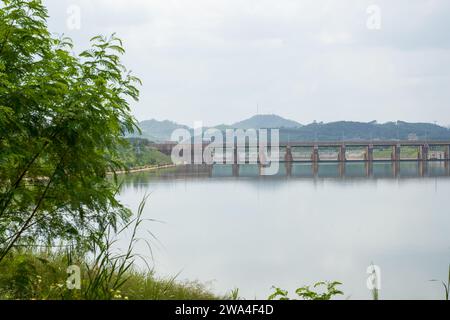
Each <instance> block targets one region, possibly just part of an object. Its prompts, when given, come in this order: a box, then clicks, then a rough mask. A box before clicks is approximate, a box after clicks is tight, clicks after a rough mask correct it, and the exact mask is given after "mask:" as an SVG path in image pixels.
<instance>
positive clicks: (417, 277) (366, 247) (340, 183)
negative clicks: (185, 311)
mask: <svg viewBox="0 0 450 320" xmlns="http://www.w3.org/2000/svg"><path fill="white" fill-rule="evenodd" d="M425 164H426V166H424V165H423V163H422V164H421V163H420V162H400V163H397V164H395V163H391V162H374V163H373V166H367V164H366V163H364V162H355V163H346V164H345V166H342V165H341V164H339V163H331V162H330V163H320V164H319V165H317V166H316V167H314V165H313V164H310V163H294V164H293V165H292V166H291V167H289V166H287V167H286V166H284V165H281V166H280V171H279V173H278V175H276V176H270V177H263V176H260V175H259V172H260V171H259V167H258V166H252V165H244V166H240V167H239V170H238V171H237V170H236V169H237V168H236V167H235V168H233V166H186V167H176V168H172V169H167V170H163V171H160V172H146V173H137V174H131V175H127V176H124V177H123V179H124V184H123V188H122V191H121V195H120V198H121V200H122V201H123V202H124V203H125V204H126V205H128V206H129V207H130V208H132V209H133V210H136V209H137V207H138V205H139V203H140V201H141V200H142V198H143V197H144V195H146V194H151V196H150V198H149V201H148V204H147V207H146V208H145V210H146V211H145V217H146V218H152V219H156V220H159V221H163V222H164V223H156V224H151V225H150V227H149V228H150V229H151V231H152V233H153V234H155V235H156V236H157V237H158V239H159V241H160V243H161V244H158V243H154V245H155V247H154V248H153V249H154V251H153V254H154V257H155V268H156V270H157V271H158V273H159V274H161V275H164V276H173V275H175V274H177V273H178V272H181V274H180V276H179V279H181V280H183V279H189V280H200V281H202V282H206V281H213V285H214V288H215V289H216V291H217V292H219V293H223V292H225V291H226V290H229V289H232V288H234V287H239V288H240V293H241V294H242V295H243V296H244V297H246V298H249V299H252V298H255V297H257V298H267V296H268V295H269V293H270V291H271V290H270V287H271V286H272V285H277V286H281V287H284V288H287V289H290V290H291V291H292V289H294V287H295V286H300V285H303V284H310V283H313V282H315V281H318V280H340V281H342V282H343V283H344V287H343V289H344V292H345V293H346V296H345V297H349V296H350V297H351V298H353V299H356V298H361V299H370V291H369V290H368V289H367V288H366V279H367V276H368V275H367V274H366V268H367V266H368V265H369V264H370V263H371V262H372V261H373V262H374V263H375V264H377V265H379V266H380V267H381V272H382V274H381V278H382V289H381V291H380V294H381V298H383V299H390V298H397V299H413V298H422V299H427V298H429V299H441V298H443V292H442V288H441V287H440V286H439V285H438V284H436V283H431V282H429V279H433V278H442V279H445V277H446V276H447V272H448V263H449V262H450V261H449V260H450V232H449V229H450V214H449V210H448V207H449V206H448V195H449V194H450V178H449V169H448V163H445V162H429V163H425ZM139 236H140V237H143V238H145V237H147V238H149V235H148V233H147V232H146V231H144V232H142V234H140V235H139ZM137 250H138V252H140V253H145V252H147V248H146V246H145V245H142V246H138V247H137Z"/></svg>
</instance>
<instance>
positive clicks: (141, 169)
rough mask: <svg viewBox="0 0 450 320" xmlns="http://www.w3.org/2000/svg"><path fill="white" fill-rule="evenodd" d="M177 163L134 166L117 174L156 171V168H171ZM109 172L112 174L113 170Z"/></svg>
mask: <svg viewBox="0 0 450 320" xmlns="http://www.w3.org/2000/svg"><path fill="white" fill-rule="evenodd" d="M175 167H176V165H175V164H162V165H150V166H142V167H134V168H130V169H128V170H121V171H116V172H115V173H116V174H127V173H137V172H148V171H156V170H162V169H170V168H175ZM108 174H110V175H112V174H113V173H112V172H109V173H108Z"/></svg>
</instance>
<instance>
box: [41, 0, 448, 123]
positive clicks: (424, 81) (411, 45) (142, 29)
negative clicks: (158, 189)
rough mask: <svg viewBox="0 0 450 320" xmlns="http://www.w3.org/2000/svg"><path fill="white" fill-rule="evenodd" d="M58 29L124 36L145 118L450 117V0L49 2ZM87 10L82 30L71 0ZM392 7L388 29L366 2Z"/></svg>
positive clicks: (84, 35)
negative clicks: (373, 25) (377, 24)
mask: <svg viewBox="0 0 450 320" xmlns="http://www.w3.org/2000/svg"><path fill="white" fill-rule="evenodd" d="M45 3H46V4H47V6H48V7H49V9H50V15H51V18H50V26H51V29H52V30H53V31H58V32H64V33H67V34H68V35H69V36H72V37H73V38H74V39H75V42H76V43H77V44H80V46H86V45H87V41H88V39H89V38H90V37H91V36H93V35H95V34H98V33H101V34H108V33H112V32H117V33H118V35H119V36H120V37H122V38H123V39H124V41H125V45H126V47H127V55H126V57H125V63H126V64H127V66H129V67H130V68H131V69H133V70H134V71H135V73H136V74H137V75H139V76H140V77H141V78H142V79H143V81H144V87H143V88H142V90H141V91H142V99H141V102H140V103H139V104H137V105H136V106H135V107H134V110H135V113H136V115H137V116H138V117H139V118H140V119H147V118H153V117H155V118H159V119H162V118H169V119H173V120H176V121H180V122H185V123H187V124H192V122H193V121H194V120H196V119H203V121H204V122H205V123H206V124H208V125H209V124H217V123H222V122H233V121H236V120H239V119H241V118H243V117H246V116H249V115H252V114H253V113H254V112H255V111H256V104H259V106H260V107H259V109H260V112H270V113H278V114H280V115H284V116H287V117H291V118H293V119H295V120H297V121H300V122H303V123H305V122H309V121H312V120H314V119H317V120H324V121H332V120H339V119H348V120H363V121H370V120H373V119H378V120H380V121H387V120H397V119H404V120H406V121H433V120H438V121H439V122H440V123H443V124H448V123H450V111H448V107H447V105H448V101H449V99H450V92H449V90H448V89H446V88H448V87H449V86H450V58H449V57H450V55H449V53H450V52H449V51H450V34H449V33H448V32H447V29H448V28H449V26H450V22H448V15H449V14H450V2H448V1H446V0H428V1H422V0H413V1H411V0H398V1H388V0H370V1H369V0H363V1H361V0H342V1H332V0H304V1H294V0H280V1H269V0H240V1H237V0H214V1H212V0H190V1H189V0H150V1H149V0H123V1H122V0H95V1H88V0H70V1H69V0H67V1H62V0H46V1H45ZM72 4H75V5H79V6H80V8H81V9H82V28H81V30H80V31H70V30H66V29H65V25H66V24H65V19H66V18H67V17H66V8H67V6H69V5H72ZM370 4H377V5H379V6H380V8H381V9H382V27H381V30H379V31H371V30H368V29H367V28H366V20H367V13H366V9H367V7H368V6H369V5H370Z"/></svg>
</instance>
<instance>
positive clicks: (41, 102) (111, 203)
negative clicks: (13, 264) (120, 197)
mask: <svg viewBox="0 0 450 320" xmlns="http://www.w3.org/2000/svg"><path fill="white" fill-rule="evenodd" d="M46 18H47V11H46V9H45V8H44V7H43V5H42V3H41V1H40V0H1V3H0V111H1V112H0V262H1V261H2V259H3V258H4V257H5V256H6V254H7V253H8V252H9V251H10V250H11V249H12V248H14V247H16V246H17V245H19V244H22V245H23V244H31V243H36V242H38V241H47V242H52V241H54V240H55V239H58V240H59V241H64V240H66V241H69V240H74V241H76V242H77V243H78V244H80V243H82V242H83V240H85V239H89V237H93V236H95V234H96V232H98V230H99V228H100V229H101V224H103V223H106V224H111V225H113V226H115V225H117V222H118V221H120V220H122V219H125V220H126V219H128V218H129V216H130V212H129V210H128V209H126V208H124V207H123V206H122V205H121V204H120V203H119V202H117V201H116V200H115V194H116V192H117V184H116V183H115V180H114V181H112V180H110V179H105V176H106V173H107V172H110V171H112V172H115V171H117V170H121V169H123V168H124V165H123V163H121V162H120V161H117V160H116V159H118V158H119V157H118V156H117V154H118V148H119V146H125V145H126V141H125V140H124V138H123V136H124V135H125V134H127V133H129V132H134V131H135V130H136V129H137V126H136V121H135V119H134V118H133V116H132V115H131V113H130V107H129V101H131V100H137V99H138V95H139V92H138V89H137V88H136V84H139V83H140V82H139V79H137V78H135V77H134V76H133V75H131V74H130V73H129V72H128V71H127V70H126V68H125V67H124V66H123V65H122V64H121V62H120V55H121V54H123V53H124V49H123V46H122V42H121V40H120V39H118V38H117V37H116V36H115V35H112V36H111V37H109V38H105V37H100V36H97V37H94V38H92V40H91V48H90V49H88V50H86V51H84V52H82V53H81V54H80V55H78V56H77V55H74V54H73V53H72V52H73V50H72V43H71V40H70V39H68V38H64V37H62V38H55V37H53V36H52V35H51V34H50V33H49V31H48V30H47V25H46ZM86 243H88V242H86Z"/></svg>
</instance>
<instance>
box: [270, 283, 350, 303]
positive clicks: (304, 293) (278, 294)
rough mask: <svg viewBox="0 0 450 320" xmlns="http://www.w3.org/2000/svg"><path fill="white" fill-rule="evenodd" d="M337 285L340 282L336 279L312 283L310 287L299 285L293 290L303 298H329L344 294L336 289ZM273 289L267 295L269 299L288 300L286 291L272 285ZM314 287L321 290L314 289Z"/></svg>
mask: <svg viewBox="0 0 450 320" xmlns="http://www.w3.org/2000/svg"><path fill="white" fill-rule="evenodd" d="M339 285H342V283H340V282H338V281H333V282H324V281H321V282H317V283H316V284H314V286H313V287H312V288H311V287H310V286H304V287H300V288H298V289H297V290H295V293H296V294H297V296H298V297H299V298H301V299H303V300H330V299H331V298H333V297H334V296H337V295H343V294H344V293H343V292H342V291H340V290H338V289H337V287H338V286H339ZM273 289H274V290H275V292H274V293H272V294H271V295H270V296H269V300H290V298H289V293H288V291H286V290H282V289H280V288H277V287H273ZM316 289H322V290H321V291H316Z"/></svg>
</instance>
